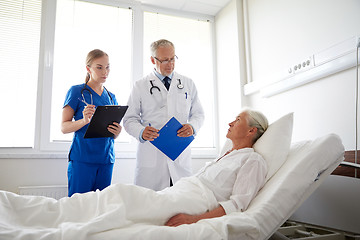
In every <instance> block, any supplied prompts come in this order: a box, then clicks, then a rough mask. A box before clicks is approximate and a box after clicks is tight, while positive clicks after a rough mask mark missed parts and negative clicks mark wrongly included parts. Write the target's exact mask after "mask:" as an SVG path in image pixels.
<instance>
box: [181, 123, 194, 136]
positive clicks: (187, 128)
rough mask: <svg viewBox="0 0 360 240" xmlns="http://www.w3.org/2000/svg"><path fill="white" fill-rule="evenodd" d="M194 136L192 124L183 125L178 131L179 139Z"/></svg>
mask: <svg viewBox="0 0 360 240" xmlns="http://www.w3.org/2000/svg"><path fill="white" fill-rule="evenodd" d="M193 134H194V130H193V128H192V126H191V125H190V124H183V127H182V128H180V129H179V131H177V135H178V137H190V136H192V135H193Z"/></svg>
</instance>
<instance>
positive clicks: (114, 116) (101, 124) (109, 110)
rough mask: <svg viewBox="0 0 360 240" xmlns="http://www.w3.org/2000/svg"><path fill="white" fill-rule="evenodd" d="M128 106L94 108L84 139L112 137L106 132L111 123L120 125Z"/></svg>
mask: <svg viewBox="0 0 360 240" xmlns="http://www.w3.org/2000/svg"><path fill="white" fill-rule="evenodd" d="M127 109H128V106H119V105H108V106H98V107H96V110H95V113H94V115H93V116H92V118H91V121H90V123H89V126H88V128H87V130H86V132H85V135H84V138H100V137H113V136H114V134H112V133H111V132H109V131H108V130H107V127H108V126H109V125H110V124H112V123H113V122H117V123H120V122H121V120H122V118H123V117H124V115H125V112H126V110H127Z"/></svg>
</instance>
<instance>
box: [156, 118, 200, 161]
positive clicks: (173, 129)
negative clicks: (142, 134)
mask: <svg viewBox="0 0 360 240" xmlns="http://www.w3.org/2000/svg"><path fill="white" fill-rule="evenodd" d="M180 128H182V124H181V123H180V122H179V121H178V120H177V119H176V118H174V117H172V118H171V119H170V120H169V121H168V122H167V123H166V124H165V125H164V126H163V127H162V128H161V129H160V131H159V137H157V138H155V139H154V141H150V142H151V143H152V144H153V145H154V146H155V147H157V148H158V149H159V150H160V151H161V152H163V153H164V154H165V155H166V156H168V157H169V158H170V159H171V160H173V161H175V159H176V158H177V157H178V156H179V155H180V154H181V153H182V152H183V151H184V150H185V148H187V146H189V144H190V143H191V142H192V141H193V140H194V136H190V137H178V136H177V131H178V130H179V129H180Z"/></svg>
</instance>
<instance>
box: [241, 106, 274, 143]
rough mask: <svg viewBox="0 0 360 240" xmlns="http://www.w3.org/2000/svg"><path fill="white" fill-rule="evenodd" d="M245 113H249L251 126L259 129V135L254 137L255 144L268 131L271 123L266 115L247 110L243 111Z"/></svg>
mask: <svg viewBox="0 0 360 240" xmlns="http://www.w3.org/2000/svg"><path fill="white" fill-rule="evenodd" d="M243 112H246V113H247V116H248V124H249V126H250V127H256V128H257V133H256V136H255V137H254V143H255V142H256V141H257V140H258V139H259V138H260V137H261V136H262V135H263V133H264V132H265V131H266V129H267V128H268V126H269V122H268V120H267V118H266V117H265V115H264V114H262V113H261V112H259V111H256V110H252V109H250V108H246V109H244V110H243Z"/></svg>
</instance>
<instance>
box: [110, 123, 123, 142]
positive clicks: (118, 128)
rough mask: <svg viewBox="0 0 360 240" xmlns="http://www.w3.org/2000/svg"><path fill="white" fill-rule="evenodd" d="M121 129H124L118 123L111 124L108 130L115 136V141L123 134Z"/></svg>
mask: <svg viewBox="0 0 360 240" xmlns="http://www.w3.org/2000/svg"><path fill="white" fill-rule="evenodd" d="M121 129H122V127H121V126H120V124H119V123H117V122H113V123H112V124H110V125H109V126H108V127H107V130H108V131H109V132H111V133H112V134H114V139H115V138H117V137H118V136H119V134H120V132H121Z"/></svg>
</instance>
